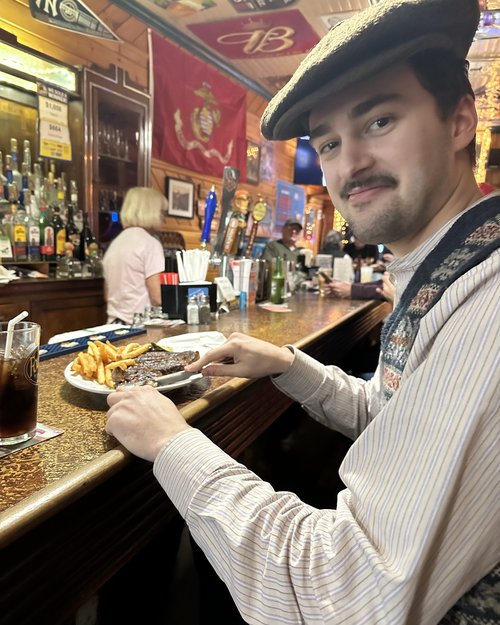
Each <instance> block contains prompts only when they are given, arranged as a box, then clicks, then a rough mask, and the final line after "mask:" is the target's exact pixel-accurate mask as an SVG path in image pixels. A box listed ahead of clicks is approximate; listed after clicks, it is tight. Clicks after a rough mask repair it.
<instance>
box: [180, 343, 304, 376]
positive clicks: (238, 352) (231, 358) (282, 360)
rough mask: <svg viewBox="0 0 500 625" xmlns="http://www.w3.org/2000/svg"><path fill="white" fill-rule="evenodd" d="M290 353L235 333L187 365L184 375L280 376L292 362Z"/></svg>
mask: <svg viewBox="0 0 500 625" xmlns="http://www.w3.org/2000/svg"><path fill="white" fill-rule="evenodd" d="M293 358H294V356H293V353H292V352H291V351H290V350H289V349H288V348H287V347H277V346H276V345H272V343H267V342H266V341H261V340H260V339H255V338H253V337H251V336H247V335H246V334H240V333H239V332H235V333H234V334H231V336H230V337H229V338H228V340H227V341H226V342H225V343H223V344H222V345H221V346H220V347H217V348H215V349H212V350H211V351H209V352H207V353H206V354H205V355H204V356H202V357H201V358H200V359H199V360H197V361H195V362H193V363H191V364H190V365H187V366H186V367H185V369H186V371H200V370H201V372H202V373H203V375H206V376H213V375H220V376H225V375H228V376H232V377H238V378H262V377H264V376H266V375H276V374H279V373H284V372H285V371H287V370H288V369H289V368H290V365H291V364H292V362H293Z"/></svg>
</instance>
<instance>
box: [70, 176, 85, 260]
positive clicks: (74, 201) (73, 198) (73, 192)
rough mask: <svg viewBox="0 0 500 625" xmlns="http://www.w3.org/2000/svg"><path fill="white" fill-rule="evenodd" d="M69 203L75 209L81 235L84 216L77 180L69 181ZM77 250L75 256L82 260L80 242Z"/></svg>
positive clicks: (74, 219) (76, 223)
mask: <svg viewBox="0 0 500 625" xmlns="http://www.w3.org/2000/svg"><path fill="white" fill-rule="evenodd" d="M69 203H70V204H71V206H72V207H73V221H74V223H75V226H76V228H77V230H78V232H79V233H80V232H81V231H82V230H83V214H82V210H81V209H80V208H79V205H78V187H77V186H76V180H70V181H69ZM77 248H78V249H76V248H75V250H74V254H75V256H77V257H78V258H80V256H79V254H80V242H78V246H77ZM80 260H83V258H80Z"/></svg>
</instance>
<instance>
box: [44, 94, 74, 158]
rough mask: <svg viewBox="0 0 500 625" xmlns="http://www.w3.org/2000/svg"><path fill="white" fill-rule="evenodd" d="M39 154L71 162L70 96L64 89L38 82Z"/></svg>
mask: <svg viewBox="0 0 500 625" xmlns="http://www.w3.org/2000/svg"><path fill="white" fill-rule="evenodd" d="M37 94H38V140H39V148H38V153H39V154H40V156H46V157H47V158H55V159H58V160H60V161H70V160H71V139H70V136H69V126H68V94H67V93H66V91H63V90H62V89H58V88H56V87H52V86H50V85H46V84H44V83H41V82H37Z"/></svg>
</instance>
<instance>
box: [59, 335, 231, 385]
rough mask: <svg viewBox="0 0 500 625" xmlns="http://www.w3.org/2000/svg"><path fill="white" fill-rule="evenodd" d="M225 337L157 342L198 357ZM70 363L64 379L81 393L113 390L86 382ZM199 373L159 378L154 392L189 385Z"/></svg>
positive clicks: (175, 337)
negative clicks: (198, 354)
mask: <svg viewBox="0 0 500 625" xmlns="http://www.w3.org/2000/svg"><path fill="white" fill-rule="evenodd" d="M225 340H226V337H225V336H224V335H223V334H221V333H220V332H192V333H191V334H180V335H179V336H171V337H168V338H164V339H161V340H159V341H157V344H158V345H160V346H161V347H171V348H172V349H173V351H174V352H185V351H188V350H193V351H198V352H199V353H200V356H202V355H203V354H206V352H208V351H210V350H211V349H213V348H214V347H217V346H218V345H221V344H222V343H224V341H225ZM72 364H73V362H70V363H69V365H68V366H67V367H66V369H65V370H64V377H65V379H66V381H67V382H69V383H70V384H71V386H74V387H76V388H79V389H81V390H82V391H88V392H90V393H97V394H100V395H109V393H112V392H113V389H111V388H108V387H107V386H105V385H104V384H99V383H98V382H96V381H95V380H87V379H85V378H83V377H82V376H81V375H79V374H78V373H75V372H74V371H72V370H71V365H72ZM201 377H202V375H201V373H188V372H187V371H177V372H176V373H170V374H169V375H164V376H163V377H161V378H160V380H161V381H160V385H159V386H156V387H155V388H156V390H158V391H160V392H166V391H171V390H173V389H176V388H180V387H181V386H186V385H187V384H191V382H194V380H198V379H199V378H201Z"/></svg>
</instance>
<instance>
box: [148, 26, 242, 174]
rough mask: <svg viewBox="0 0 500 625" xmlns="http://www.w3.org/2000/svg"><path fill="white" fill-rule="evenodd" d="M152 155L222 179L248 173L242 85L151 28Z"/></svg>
mask: <svg viewBox="0 0 500 625" xmlns="http://www.w3.org/2000/svg"><path fill="white" fill-rule="evenodd" d="M152 36H153V37H152V41H153V73H154V116H153V158H157V159H160V160H162V161H166V162H168V163H171V164H173V165H178V166H179V167H184V168H186V169H192V170H194V171H197V172H201V173H203V174H206V175H209V176H215V177H218V178H222V175H223V171H224V167H226V166H230V167H235V168H236V169H238V170H239V171H240V174H241V177H242V179H245V178H246V151H247V149H246V148H247V146H246V90H245V89H244V88H243V87H240V86H239V85H237V84H236V83H234V82H233V81H232V80H229V79H228V78H226V77H225V76H223V75H222V74H221V73H220V72H218V71H217V70H215V69H214V68H212V67H210V66H209V65H207V64H206V63H203V62H202V61H200V60H198V59H197V58H196V57H194V56H192V55H191V54H189V53H187V52H185V51H184V50H181V49H180V48H178V47H177V46H175V45H174V44H172V43H170V42H168V41H166V40H165V39H162V38H161V37H160V36H159V35H156V34H155V33H154V32H153V33H152Z"/></svg>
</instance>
